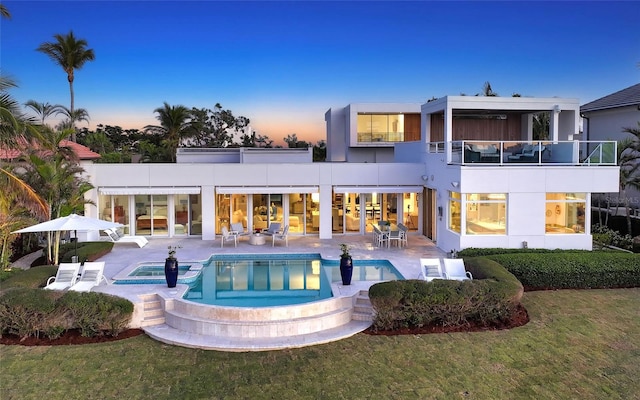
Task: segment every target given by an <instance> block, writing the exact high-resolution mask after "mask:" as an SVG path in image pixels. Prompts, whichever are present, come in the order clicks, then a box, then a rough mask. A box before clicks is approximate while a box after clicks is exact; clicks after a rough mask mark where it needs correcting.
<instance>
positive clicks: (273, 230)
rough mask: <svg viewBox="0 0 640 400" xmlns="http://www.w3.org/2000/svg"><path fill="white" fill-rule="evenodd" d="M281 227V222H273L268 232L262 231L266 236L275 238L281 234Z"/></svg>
mask: <svg viewBox="0 0 640 400" xmlns="http://www.w3.org/2000/svg"><path fill="white" fill-rule="evenodd" d="M281 226H282V224H280V222H272V223H271V224H270V225H269V229H267V230H266V231H262V233H264V234H265V235H269V236H273V235H275V234H277V233H280V227H281Z"/></svg>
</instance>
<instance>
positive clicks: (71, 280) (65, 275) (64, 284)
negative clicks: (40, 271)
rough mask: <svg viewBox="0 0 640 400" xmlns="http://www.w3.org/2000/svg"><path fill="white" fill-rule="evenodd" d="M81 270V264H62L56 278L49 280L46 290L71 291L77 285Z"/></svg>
mask: <svg viewBox="0 0 640 400" xmlns="http://www.w3.org/2000/svg"><path fill="white" fill-rule="evenodd" d="M79 270H80V263H60V265H59V266H58V272H56V276H52V277H50V278H49V279H47V285H46V286H45V287H44V288H45V289H48V290H65V289H69V288H70V287H71V286H72V285H73V284H75V283H76V279H78V271H79Z"/></svg>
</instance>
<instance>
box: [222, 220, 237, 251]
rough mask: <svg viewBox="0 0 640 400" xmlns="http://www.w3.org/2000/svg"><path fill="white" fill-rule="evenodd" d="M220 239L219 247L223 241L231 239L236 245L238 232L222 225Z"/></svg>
mask: <svg viewBox="0 0 640 400" xmlns="http://www.w3.org/2000/svg"><path fill="white" fill-rule="evenodd" d="M220 239H221V240H220V247H224V242H228V241H231V240H233V245H234V246H235V247H238V234H236V233H235V232H231V231H229V228H227V227H226V225H225V226H223V227H222V237H221V238H220Z"/></svg>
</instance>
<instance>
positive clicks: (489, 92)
mask: <svg viewBox="0 0 640 400" xmlns="http://www.w3.org/2000/svg"><path fill="white" fill-rule="evenodd" d="M476 96H487V97H497V96H498V93H496V92H494V91H493V89H491V83H489V81H486V82H485V83H484V85H483V86H482V92H481V93H478V94H476Z"/></svg>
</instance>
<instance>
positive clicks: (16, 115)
mask: <svg viewBox="0 0 640 400" xmlns="http://www.w3.org/2000/svg"><path fill="white" fill-rule="evenodd" d="M15 87H17V85H16V83H15V81H14V80H13V79H11V78H9V77H6V76H0V147H8V148H14V147H15V146H16V145H17V141H18V139H19V138H20V137H22V136H24V135H25V133H26V132H25V129H24V128H25V127H26V125H25V122H28V120H26V119H25V117H24V115H23V114H22V112H21V111H20V103H18V102H17V101H16V100H15V99H14V98H13V96H12V95H11V94H10V93H9V89H12V88H15Z"/></svg>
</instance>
